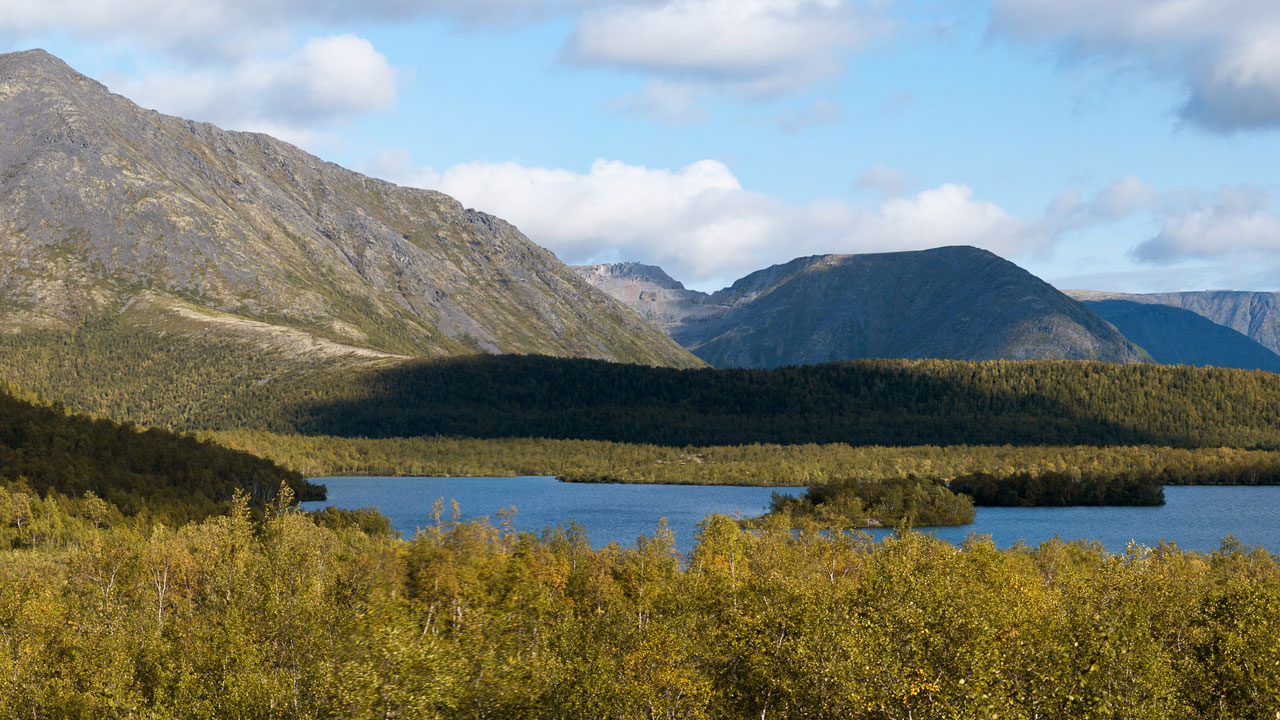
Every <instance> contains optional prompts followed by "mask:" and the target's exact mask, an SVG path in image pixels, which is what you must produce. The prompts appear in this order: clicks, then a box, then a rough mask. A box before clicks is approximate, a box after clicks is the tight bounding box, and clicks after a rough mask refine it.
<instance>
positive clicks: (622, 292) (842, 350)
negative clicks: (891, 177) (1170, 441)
mask: <svg viewBox="0 0 1280 720" xmlns="http://www.w3.org/2000/svg"><path fill="white" fill-rule="evenodd" d="M586 277H587V279H588V280H591V281H593V282H595V280H594V279H593V278H592V277H591V276H586ZM635 284H636V283H631V284H630V285H624V284H621V283H612V284H610V283H601V282H597V283H596V285H597V287H600V288H601V289H602V290H605V291H606V292H608V293H610V294H611V295H613V296H614V297H615V298H618V299H619V300H622V301H623V302H624V303H626V304H628V305H629V306H631V307H632V308H633V309H635V310H637V311H638V312H640V313H641V314H646V313H649V312H652V311H650V310H649V308H651V307H654V306H659V307H658V308H657V309H658V310H660V311H661V315H660V317H661V318H662V319H664V320H666V322H660V323H658V324H659V326H660V327H663V328H664V329H666V330H667V331H668V332H669V333H670V334H671V336H672V337H673V338H675V339H676V340H677V341H679V342H680V343H681V344H682V345H684V346H685V347H686V348H689V349H690V350H692V351H693V353H694V354H695V355H698V356H699V357H701V358H702V359H703V360H706V361H707V362H709V363H711V364H712V365H714V366H716V367H734V366H738V367H778V366H782V365H793V364H806V363H816V362H829V361H835V360H850V359H854V358H863V357H907V358H920V357H941V358H956V359H965V360H992V359H998V358H1006V359H1033V358H1078V359H1096V360H1109V361H1118V362H1134V361H1138V360H1141V359H1143V357H1144V356H1143V354H1142V351H1141V350H1140V349H1138V348H1137V347H1135V346H1134V345H1133V344H1132V343H1130V342H1129V341H1127V340H1126V339H1125V338H1124V337H1122V336H1121V335H1120V334H1119V333H1118V332H1116V330H1115V328H1113V327H1111V326H1110V325H1108V324H1107V323H1106V322H1105V321H1103V320H1102V319H1101V318H1099V317H1098V316H1097V315H1095V314H1093V313H1092V312H1090V311H1089V310H1088V309H1086V308H1085V307H1084V306H1082V305H1080V304H1079V303H1077V302H1074V301H1073V300H1071V299H1070V298H1068V297H1066V296H1064V295H1063V294H1062V293H1060V292H1058V291H1057V290H1055V289H1054V288H1053V287H1052V286H1050V285H1048V284H1047V283H1045V282H1044V281H1042V280H1040V279H1039V278H1037V277H1035V276H1034V275H1032V274H1031V273H1029V272H1027V271H1026V270H1024V269H1022V268H1020V267H1018V266H1017V265H1015V264H1013V263H1011V262H1009V261H1008V260H1005V259H1004V258H1001V257H1000V256H998V255H995V254H994V253H991V252H988V251H986V250H982V249H980V248H976V247H971V246H966V245H957V246H949V247H940V248H934V249H931V250H921V251H903V252H887V253H869V254H860V255H812V256H808V257H801V258H796V259H795V260H792V261H791V262H788V263H783V264H780V265H774V266H772V267H768V268H765V269H763V270H758V271H756V272H754V273H751V274H750V275H747V276H746V277H743V278H741V279H739V280H738V281H737V282H735V283H733V285H731V286H730V287H728V288H725V289H723V290H720V291H718V292H716V293H714V294H713V295H711V296H709V297H707V296H703V297H701V298H679V299H678V300H680V303H679V304H677V303H676V302H674V300H675V299H670V300H668V299H665V298H663V297H662V295H661V294H655V293H652V292H650V293H644V292H641V293H639V294H637V293H636V292H634V288H633V287H631V285H635ZM664 300H666V303H665V305H660V304H661V303H663V301H664Z"/></svg>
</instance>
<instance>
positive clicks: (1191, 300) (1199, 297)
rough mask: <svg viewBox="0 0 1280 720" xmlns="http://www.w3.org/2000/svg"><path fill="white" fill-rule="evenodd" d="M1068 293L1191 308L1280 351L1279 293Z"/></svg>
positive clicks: (1070, 291)
mask: <svg viewBox="0 0 1280 720" xmlns="http://www.w3.org/2000/svg"><path fill="white" fill-rule="evenodd" d="M1065 292H1066V293H1067V294H1068V295H1071V296H1072V297H1074V298H1076V299H1077V300H1128V301H1130V302H1138V303H1146V304H1151V305H1167V306H1169V307H1175V308H1181V309H1183V310H1190V311H1191V312H1193V313H1195V314H1197V315H1199V316H1201V317H1203V318H1207V319H1209V320H1212V321H1213V322H1215V323H1217V324H1219V325H1225V326H1226V327H1229V328H1231V329H1232V330H1235V331H1236V332H1238V333H1240V334H1242V335H1246V336H1248V337H1249V338H1251V339H1252V340H1254V341H1255V342H1257V343H1258V344H1259V345H1262V346H1263V347H1265V348H1267V349H1268V350H1270V351H1271V352H1273V353H1280V293H1277V292H1250V291H1240V290H1204V291H1199V292H1173V293H1151V294H1143V295H1131V294H1126V293H1110V292H1097V291H1091V290H1067V291H1065Z"/></svg>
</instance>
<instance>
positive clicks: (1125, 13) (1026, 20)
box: [992, 0, 1280, 132]
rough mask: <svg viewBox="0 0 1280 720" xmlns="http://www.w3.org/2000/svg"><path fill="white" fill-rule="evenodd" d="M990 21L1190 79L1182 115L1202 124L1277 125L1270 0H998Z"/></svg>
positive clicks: (1279, 84) (1277, 69)
mask: <svg viewBox="0 0 1280 720" xmlns="http://www.w3.org/2000/svg"><path fill="white" fill-rule="evenodd" d="M992 27H993V29H994V30H995V31H996V32H999V33H1005V34H1009V35H1012V36H1014V37H1017V38H1020V39H1023V40H1027V41H1032V42H1049V43H1052V44H1055V45H1057V46H1059V47H1061V48H1062V49H1063V50H1064V51H1065V52H1066V53H1067V54H1068V55H1069V56H1074V57H1085V56H1106V57H1115V58H1122V59H1125V60H1130V59H1136V60H1138V61H1139V62H1141V63H1143V64H1144V65H1146V66H1147V67H1148V68H1149V69H1150V70H1151V71H1153V72H1155V73H1157V74H1159V75H1162V76H1167V77H1172V78H1175V79H1176V80H1178V81H1179V82H1181V83H1183V84H1185V85H1186V87H1187V92H1188V97H1187V100H1186V102H1185V103H1184V104H1183V106H1182V107H1181V110H1180V111H1181V115H1182V117H1183V118H1184V119H1185V120H1187V121H1188V122H1191V123H1194V124H1195V125H1197V126H1199V127H1202V128H1205V129H1208V130H1211V131H1215V132H1231V131H1236V130H1243V129H1250V128H1264V127H1276V126H1280V43H1278V42H1277V37H1280V3H1277V2H1275V0H1126V1H1125V2H1119V3H1117V2H1110V1H1108V0H1074V1H1073V2H1061V1H1060V0H995V2H994V3H993V6H992Z"/></svg>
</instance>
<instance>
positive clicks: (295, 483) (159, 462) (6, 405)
mask: <svg viewBox="0 0 1280 720" xmlns="http://www.w3.org/2000/svg"><path fill="white" fill-rule="evenodd" d="M4 481H8V482H9V483H13V484H14V485H16V486H19V487H21V488H23V489H25V490H27V491H29V492H32V493H35V494H36V495H48V494H50V493H56V494H60V495H63V496H67V497H71V498H84V497H87V496H89V495H92V496H93V497H95V498H99V499H100V500H105V501H107V502H109V503H110V504H112V505H113V506H115V507H116V508H117V509H118V510H119V511H121V512H123V513H124V514H125V515H138V514H145V515H148V516H150V517H153V518H156V519H163V520H165V521H167V522H170V523H181V522H186V521H190V520H198V519H202V518H204V517H207V516H209V515H212V514H217V513H223V512H226V510H227V509H228V508H229V507H230V502H231V498H232V495H233V494H234V493H235V492H236V491H237V490H240V491H244V492H246V493H248V495H249V497H251V498H252V499H253V500H254V501H255V502H256V503H257V504H259V505H261V504H263V503H266V502H268V501H270V500H272V499H273V498H274V497H275V495H276V492H277V490H278V489H279V488H280V485H281V483H282V482H283V483H285V484H286V485H287V486H288V487H289V488H290V491H291V492H292V493H294V494H295V495H296V496H297V497H300V498H302V499H323V498H324V488H323V487H320V486H317V485H313V484H311V483H308V482H306V481H305V480H304V479H303V478H302V475H300V474H299V473H297V472H295V471H292V470H286V469H284V468H282V467H280V466H279V465H276V464H275V463H273V462H271V461H270V460H264V459H262V458H259V457H257V456H255V455H252V454H250V453H248V452H244V451H239V450H231V449H228V448H226V447H223V446H221V445H218V444H216V443H213V442H208V441H202V440H198V439H196V438H192V437H187V436H183V435H177V434H174V433H172V432H168V431H166V430H155V429H149V430H143V429H139V428H135V427H131V426H129V425H122V424H119V423H116V422H113V421H110V420H103V419H91V418H87V417H84V416H80V415H75V414H68V413H66V412H64V411H63V410H62V409H61V408H59V407H50V406H46V405H37V404H34V403H31V402H27V401H25V400H20V399H18V398H16V397H14V396H13V394H11V392H10V391H9V390H8V389H7V388H5V387H4V386H3V385H0V482H4Z"/></svg>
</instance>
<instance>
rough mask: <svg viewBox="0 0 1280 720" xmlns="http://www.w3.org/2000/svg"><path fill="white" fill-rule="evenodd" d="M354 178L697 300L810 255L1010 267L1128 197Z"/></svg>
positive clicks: (387, 169)
mask: <svg viewBox="0 0 1280 720" xmlns="http://www.w3.org/2000/svg"><path fill="white" fill-rule="evenodd" d="M366 170H367V171H368V172H370V173H371V174H373V175H376V176H379V177H385V178H387V179H389V180H392V181H394V182H399V183H401V184H405V185H411V186H416V187H425V188H431V189H436V190H440V191H442V192H445V193H447V194H449V195H452V196H454V197H456V198H458V199H459V200H460V201H461V202H463V203H464V204H466V205H467V206H469V207H476V208H479V209H482V210H484V211H485V212H490V213H493V214H495V215H498V216H499V217H502V218H504V219H507V220H509V221H511V222H513V223H515V224H516V225H517V226H518V227H519V228H520V229H521V230H522V231H524V232H525V234H527V235H528V236H529V237H530V238H531V239H533V240H534V241H535V242H537V243H539V244H541V245H543V246H545V247H548V248H550V249H551V250H553V251H554V252H556V253H557V255H559V256H560V257H561V259H563V260H565V261H566V262H569V263H594V262H616V261H622V260H637V261H641V262H646V263H652V264H656V265H660V266H662V267H663V268H665V269H666V270H667V271H668V272H670V273H671V274H672V275H673V276H674V277H677V278H679V279H681V280H683V281H685V282H687V283H689V284H690V285H692V286H695V287H702V288H708V289H715V288H717V287H719V286H720V285H722V284H727V283H728V282H730V281H732V280H734V279H736V278H737V277H739V276H741V275H744V274H746V273H748V272H751V271H754V270H758V269H760V268H762V267H766V266H768V265H772V264H776V263H780V262H786V261H788V260H791V259H793V258H796V257H799V256H803V255H812V254H825V253H859V252H888V251H899V250H921V249H925V248H931V247H937V246H941V245H975V246H978V247H983V248H986V249H988V250H991V251H993V252H995V253H997V254H999V255H1002V256H1004V257H1017V256H1019V255H1022V254H1024V253H1027V252H1031V251H1038V250H1045V249H1048V248H1050V247H1051V246H1052V245H1053V243H1055V242H1056V241H1057V240H1058V239H1059V238H1060V237H1061V236H1062V235H1063V234H1064V233H1067V232H1070V231H1071V230H1073V229H1075V228H1077V227H1080V226H1081V225H1083V224H1085V223H1087V222H1103V221H1105V220H1106V219H1107V218H1112V217H1114V215H1115V214H1116V213H1118V212H1120V211H1121V210H1120V209H1119V206H1117V205H1116V203H1118V202H1120V200H1119V199H1118V198H1120V197H1121V196H1123V195H1124V194H1125V193H1126V192H1130V191H1132V190H1133V188H1132V187H1130V186H1129V185H1127V184H1126V182H1125V181H1121V182H1119V183H1117V184H1115V185H1113V186H1112V187H1110V188H1108V189H1107V190H1105V191H1103V192H1102V193H1100V194H1099V195H1098V196H1096V197H1094V198H1090V199H1088V200H1079V199H1069V200H1062V201H1060V202H1058V203H1055V205H1054V206H1051V207H1050V208H1048V209H1047V210H1046V211H1045V213H1044V214H1043V215H1041V216H1038V217H1034V218H1020V217H1016V216H1014V215H1012V214H1010V213H1009V212H1007V211H1006V210H1005V209H1004V208H1002V207H1000V206H999V205H997V204H996V203H993V202H990V201H986V200H982V199H979V198H977V197H975V194H974V191H973V189H972V188H970V187H968V186H965V185H961V184H954V183H948V184H943V185H940V186H938V187H934V188H929V189H925V190H921V191H919V192H915V193H913V194H909V195H900V196H895V197H886V198H884V199H883V200H882V201H881V202H880V203H879V204H878V205H872V206H862V205H858V204H855V203H853V202H851V201H848V200H837V199H827V200H818V201H814V202H810V203H805V204H792V203H786V202H783V201H781V200H778V199H777V198H773V197H770V196H768V195H765V194H762V193H758V192H754V191H751V190H748V189H745V188H743V187H742V185H741V183H740V182H739V181H738V179H737V177H736V176H734V174H733V173H732V171H731V170H730V169H729V168H728V167H727V166H725V165H724V164H723V163H721V162H718V161H715V160H702V161H699V162H696V163H692V164H689V165H687V166H685V167H682V168H679V169H675V170H670V169H656V168H646V167H642V166H638V165H629V164H627V163H623V162H618V161H610V160H597V161H596V162H595V163H594V164H593V165H592V166H591V168H590V169H589V170H588V171H586V172H574V171H571V170H565V169H554V168H538V167H525V166H522V165H518V164H515V163H464V164H460V165H456V166H454V167H452V168H449V169H448V170H445V171H443V172H438V171H435V170H433V169H431V168H421V167H414V166H413V164H412V162H411V160H410V157H409V154H408V153H407V152H405V151H393V152H387V153H383V154H382V155H380V156H379V157H378V158H376V159H375V161H374V162H373V163H371V164H370V166H369V167H367V168H366ZM889 170H891V169H886V168H877V169H876V174H878V175H884V174H886V172H888V171H889Z"/></svg>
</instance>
